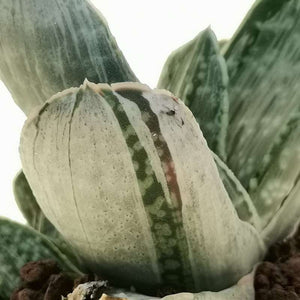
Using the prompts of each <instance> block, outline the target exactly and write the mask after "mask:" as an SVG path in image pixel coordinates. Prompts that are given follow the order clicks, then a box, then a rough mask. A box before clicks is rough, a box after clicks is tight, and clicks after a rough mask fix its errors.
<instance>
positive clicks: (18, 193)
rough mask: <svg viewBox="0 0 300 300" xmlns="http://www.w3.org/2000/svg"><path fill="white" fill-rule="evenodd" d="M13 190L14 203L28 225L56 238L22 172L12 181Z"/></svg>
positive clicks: (56, 233)
mask: <svg viewBox="0 0 300 300" xmlns="http://www.w3.org/2000/svg"><path fill="white" fill-rule="evenodd" d="M13 190H14V196H15V200H16V203H17V205H18V207H19V209H20V211H21V212H22V214H23V216H24V217H25V219H26V221H27V222H28V224H29V225H30V226H31V227H32V228H34V229H36V230H37V231H39V232H41V233H43V234H45V235H47V236H51V237H52V238H57V237H58V236H59V233H58V231H57V230H56V229H55V227H54V226H53V225H52V224H51V223H50V222H49V220H48V219H47V218H46V216H45V215H44V213H43V212H42V211H41V209H40V207H39V205H38V204H37V202H36V199H35V197H34V195H33V193H32V191H31V188H30V186H29V184H28V182H27V179H26V177H25V175H24V173H23V171H22V170H21V171H20V172H19V173H18V174H17V176H16V177H15V179H14V182H13Z"/></svg>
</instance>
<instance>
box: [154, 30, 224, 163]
mask: <svg viewBox="0 0 300 300" xmlns="http://www.w3.org/2000/svg"><path fill="white" fill-rule="evenodd" d="M227 82H228V78H227V70H226V65H225V62H224V59H223V57H222V56H221V55H220V51H219V46H218V42H217V40H216V37H215V35H214V33H213V32H212V30H211V29H210V28H208V29H206V30H205V31H203V32H201V33H200V34H199V35H198V36H196V38H195V39H193V40H192V41H190V42H189V43H187V44H186V45H184V46H182V47H181V48H179V49H178V50H176V51H174V52H173V53H172V54H171V55H170V57H169V58H168V60H167V62H166V64H165V66H164V69H163V71H162V74H161V77H160V80H159V83H158V87H159V88H164V89H167V90H170V91H171V92H172V93H174V95H176V96H178V97H179V98H181V99H182V100H183V101H184V103H185V104H186V105H187V106H188V107H189V108H190V110H191V111H192V112H193V114H194V116H195V118H196V120H197V121H198V123H199V124H200V127H201V130H202V132H203V134H204V136H205V139H206V140H207V143H208V145H209V147H210V149H211V150H213V151H214V152H215V153H217V154H218V155H219V156H220V157H221V158H223V159H224V158H225V156H226V155H225V139H226V132H227V122H228V119H227V112H228V98H227V90H226V86H227Z"/></svg>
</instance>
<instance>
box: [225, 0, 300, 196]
mask: <svg viewBox="0 0 300 300" xmlns="http://www.w3.org/2000/svg"><path fill="white" fill-rule="evenodd" d="M299 15H300V2H299V1H298V0H261V1H257V2H256V4H255V5H254V7H253V8H252V10H251V11H250V12H249V14H248V16H247V17H246V19H245V21H244V22H243V24H242V25H241V27H240V29H239V30H238V31H237V33H236V34H235V36H234V37H233V39H232V41H231V42H230V43H229V44H228V45H227V46H226V47H227V49H225V58H226V60H227V65H228V72H229V78H230V81H229V87H228V93H229V100H230V110H229V128H228V135H227V136H228V140H227V155H228V157H227V164H228V166H229V167H230V168H231V170H232V171H233V172H234V173H235V174H236V176H237V177H238V178H239V179H240V181H241V182H242V184H243V185H244V187H245V188H246V189H247V190H249V189H251V187H250V182H251V181H252V182H253V178H256V176H257V173H261V172H262V171H261V170H265V165H266V163H265V160H266V159H267V160H268V159H269V158H267V156H268V154H269V153H271V152H272V151H273V150H272V149H273V147H274V143H276V141H278V140H280V139H281V135H282V132H283V131H284V130H285V128H286V127H287V126H288V125H287V124H288V123H289V122H290V120H291V118H292V117H293V114H294V112H295V111H298V109H299V107H300V89H299V80H300V34H299V32H300V18H299ZM282 146H283V145H282ZM276 147H277V146H276ZM294 168H296V169H298V170H299V165H298V166H297V165H295V166H294ZM263 172H264V171H263ZM259 178H262V176H261V175H259ZM259 180H260V179H259ZM278 184H281V183H280V182H278ZM271 196H272V195H271V194H270V193H269V194H268V197H271ZM264 201H268V200H264ZM272 201H273V200H272V199H269V202H272Z"/></svg>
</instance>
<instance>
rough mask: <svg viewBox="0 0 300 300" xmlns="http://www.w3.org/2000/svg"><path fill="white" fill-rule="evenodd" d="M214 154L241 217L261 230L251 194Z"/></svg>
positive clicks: (221, 175)
mask: <svg viewBox="0 0 300 300" xmlns="http://www.w3.org/2000/svg"><path fill="white" fill-rule="evenodd" d="M213 156H214V160H215V163H216V165H217V167H218V171H219V175H220V177H221V179H222V182H223V184H224V187H225V189H226V191H227V193H228V196H229V198H230V200H231V202H232V204H233V205H234V208H235V210H236V212H237V214H238V216H239V218H240V219H241V220H243V221H246V222H248V223H250V224H252V225H253V226H254V227H255V228H256V229H257V230H258V231H261V227H262V226H261V220H260V216H259V215H258V213H257V210H256V208H255V206H254V205H253V203H252V200H251V198H250V196H249V194H248V193H247V191H246V190H245V189H244V187H243V186H242V184H241V183H240V181H239V180H238V179H237V178H236V177H235V175H234V174H233V172H232V171H231V170H230V169H229V168H228V167H227V165H226V164H225V163H224V162H223V161H222V160H221V159H220V158H219V157H218V156H217V155H216V154H214V153H213Z"/></svg>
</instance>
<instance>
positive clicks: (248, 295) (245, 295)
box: [68, 272, 255, 300]
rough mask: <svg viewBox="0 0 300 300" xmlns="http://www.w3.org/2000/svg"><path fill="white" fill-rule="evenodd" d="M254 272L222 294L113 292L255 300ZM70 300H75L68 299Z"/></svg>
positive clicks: (135, 299)
mask: <svg viewBox="0 0 300 300" xmlns="http://www.w3.org/2000/svg"><path fill="white" fill-rule="evenodd" d="M253 276H254V272H252V273H250V274H248V275H246V276H244V277H243V278H242V279H241V280H240V281H239V282H238V283H237V284H236V285H234V286H232V287H231V288H228V289H226V290H222V291H220V292H201V293H195V294H192V293H179V294H174V295H169V296H166V297H163V298H157V297H148V296H144V295H140V294H136V293H133V292H128V291H124V290H117V291H113V292H112V293H111V294H112V295H113V296H114V297H123V298H125V299H128V300H158V299H161V300H253V299H254V297H255V291H254V286H253ZM68 300H73V299H72V298H71V299H68Z"/></svg>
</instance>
